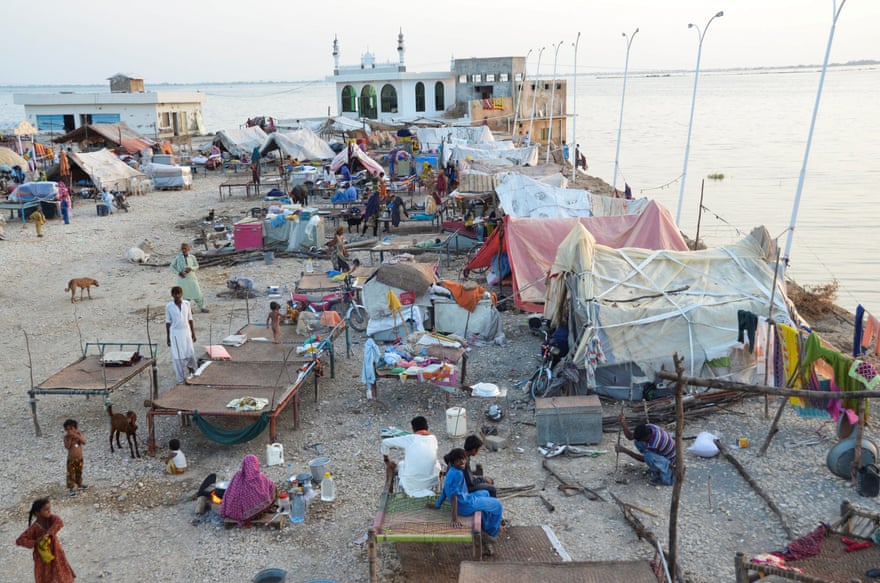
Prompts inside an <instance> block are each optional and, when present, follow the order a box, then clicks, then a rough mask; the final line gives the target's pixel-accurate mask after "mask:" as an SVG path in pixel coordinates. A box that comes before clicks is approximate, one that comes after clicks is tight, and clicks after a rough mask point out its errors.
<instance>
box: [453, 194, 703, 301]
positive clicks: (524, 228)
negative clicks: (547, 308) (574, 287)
mask: <svg viewBox="0 0 880 583" xmlns="http://www.w3.org/2000/svg"><path fill="white" fill-rule="evenodd" d="M578 224H580V225H583V226H584V227H585V228H586V229H587V230H588V231H589V232H590V233H592V235H591V236H593V237H594V238H595V240H596V241H597V242H599V243H600V244H603V245H607V246H608V247H613V248H617V247H638V248H642V249H648V250H651V249H669V250H676V251H686V250H687V248H688V247H687V243H685V240H684V238H683V237H682V235H681V232H680V231H679V230H678V228H677V227H676V226H675V221H673V220H672V215H671V214H670V212H669V211H668V210H667V209H666V208H664V207H663V206H661V205H660V204H659V203H658V202H656V201H653V200H652V201H650V202H648V203H647V204H646V205H645V207H644V209H643V210H642V212H640V213H639V214H634V215H620V216H612V217H565V218H524V219H523V218H514V217H509V216H505V217H504V218H503V220H502V224H501V226H500V228H498V229H496V230H495V231H493V233H492V235H490V236H489V238H488V239H487V240H486V242H485V243H484V244H483V248H482V249H481V250H480V252H479V253H477V255H476V257H474V258H473V260H471V262H470V263H469V264H468V266H467V268H468V269H475V268H477V267H488V266H490V265H492V261H493V260H494V259H495V257H496V256H497V255H498V253H499V247H500V246H501V245H502V244H503V245H504V250H505V251H507V257H508V260H509V262H510V270H511V274H512V279H513V291H514V303H515V304H516V306H517V307H518V308H520V309H524V310H528V311H531V312H540V311H541V310H542V309H543V308H542V306H541V305H540V304H542V303H543V302H544V293H545V290H546V287H545V284H544V278H545V276H546V275H547V273H548V272H549V271H550V268H551V266H552V265H553V260H554V258H555V257H556V250H557V249H558V247H559V245H560V243H562V241H563V240H564V239H565V238H566V236H567V235H568V234H569V232H570V231H571V230H572V228H573V227H574V226H575V225H578ZM502 242H503V243H502Z"/></svg>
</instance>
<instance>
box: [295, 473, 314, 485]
mask: <svg viewBox="0 0 880 583" xmlns="http://www.w3.org/2000/svg"><path fill="white" fill-rule="evenodd" d="M296 481H297V482H299V484H300V485H303V484H305V483H306V482H311V481H312V474H311V473H309V472H304V473H302V474H298V475H297V476H296Z"/></svg>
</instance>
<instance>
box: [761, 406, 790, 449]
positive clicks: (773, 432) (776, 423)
mask: <svg viewBox="0 0 880 583" xmlns="http://www.w3.org/2000/svg"><path fill="white" fill-rule="evenodd" d="M786 403H788V399H782V402H781V403H779V409H777V410H776V416H775V417H773V423H771V424H770V431H768V432H767V437H766V438H765V439H764V445H762V446H761V449H760V451H758V457H764V454H765V453H767V448H768V447H770V441H771V440H772V439H773V436H774V435H776V433H777V432H778V431H779V419H780V418H781V417H782V410H783V409H785V404H786Z"/></svg>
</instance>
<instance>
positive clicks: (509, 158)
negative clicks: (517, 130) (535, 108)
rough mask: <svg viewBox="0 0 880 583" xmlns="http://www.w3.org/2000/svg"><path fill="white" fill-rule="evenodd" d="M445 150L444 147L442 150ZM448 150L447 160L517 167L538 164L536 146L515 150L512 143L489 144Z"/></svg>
mask: <svg viewBox="0 0 880 583" xmlns="http://www.w3.org/2000/svg"><path fill="white" fill-rule="evenodd" d="M446 149H447V148H446V147H444V150H446ZM448 150H449V160H450V161H452V162H458V161H459V160H475V161H480V162H483V163H490V162H491V161H493V160H494V161H496V162H499V163H503V164H516V165H517V166H526V165H529V166H536V165H537V164H538V146H537V145H533V146H529V147H528V148H517V147H516V146H514V144H513V142H510V141H505V142H490V143H482V144H471V145H455V144H453V145H452V146H451V147H450V148H448Z"/></svg>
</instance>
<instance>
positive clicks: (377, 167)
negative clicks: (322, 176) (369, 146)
mask: <svg viewBox="0 0 880 583" xmlns="http://www.w3.org/2000/svg"><path fill="white" fill-rule="evenodd" d="M349 155H351V156H353V157H354V158H356V159H357V160H358V162H360V163H361V164H363V165H364V168H366V169H367V172H369V173H370V174H372V175H373V176H378V175H379V174H380V173H382V172H385V169H384V168H382V165H381V164H379V163H378V162H376V161H375V160H373V159H372V158H370V157H369V156H367V155H366V154H365V153H364V152H363V150H361V149H360V148H358V147H357V146H354V145H351V144H349V145H348V147H347V148H345V149H343V150H342V151H341V152H339V153H338V154H336V157H335V158H333V161H332V162H330V170H332V171H333V172H336V171H337V170H339V169H340V168H342V165H343V164H348V165H349V170H351V163H350V160H349Z"/></svg>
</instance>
